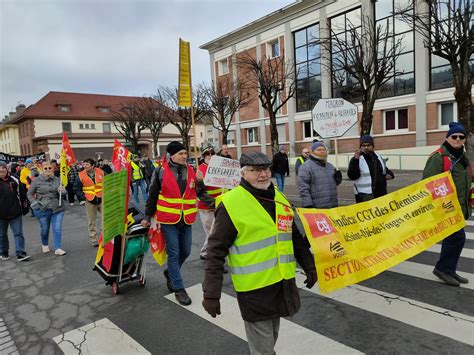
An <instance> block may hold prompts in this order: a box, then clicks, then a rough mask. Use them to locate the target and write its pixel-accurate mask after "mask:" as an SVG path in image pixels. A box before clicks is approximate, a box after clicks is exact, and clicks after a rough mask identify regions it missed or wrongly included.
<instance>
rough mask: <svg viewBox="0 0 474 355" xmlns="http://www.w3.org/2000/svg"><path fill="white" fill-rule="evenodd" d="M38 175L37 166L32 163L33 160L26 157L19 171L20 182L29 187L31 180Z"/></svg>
mask: <svg viewBox="0 0 474 355" xmlns="http://www.w3.org/2000/svg"><path fill="white" fill-rule="evenodd" d="M38 175H39V172H38V169H37V167H36V166H35V165H34V164H33V160H31V159H26V161H25V167H24V168H23V169H22V170H21V172H20V182H21V183H22V184H25V186H26V188H27V189H29V188H30V185H31V182H32V181H33V180H34V179H35V178H36V177H37V176H38Z"/></svg>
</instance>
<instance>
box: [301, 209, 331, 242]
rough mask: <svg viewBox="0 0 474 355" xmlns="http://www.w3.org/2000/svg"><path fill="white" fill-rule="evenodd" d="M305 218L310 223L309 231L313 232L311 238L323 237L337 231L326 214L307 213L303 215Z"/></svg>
mask: <svg viewBox="0 0 474 355" xmlns="http://www.w3.org/2000/svg"><path fill="white" fill-rule="evenodd" d="M303 216H304V217H305V219H306V221H307V223H308V226H309V229H310V231H311V236H312V237H313V238H317V237H322V236H325V235H328V234H331V233H334V232H336V229H335V228H334V227H333V225H332V224H331V222H330V221H329V219H328V218H327V217H326V215H325V214H322V213H306V214H303Z"/></svg>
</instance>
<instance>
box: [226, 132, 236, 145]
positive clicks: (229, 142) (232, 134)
mask: <svg viewBox="0 0 474 355" xmlns="http://www.w3.org/2000/svg"><path fill="white" fill-rule="evenodd" d="M227 145H235V131H228V132H227Z"/></svg>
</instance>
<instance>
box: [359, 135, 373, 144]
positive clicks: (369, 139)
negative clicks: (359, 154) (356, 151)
mask: <svg viewBox="0 0 474 355" xmlns="http://www.w3.org/2000/svg"><path fill="white" fill-rule="evenodd" d="M364 143H369V144H372V145H374V138H373V137H372V136H370V135H368V134H366V135H365V136H362V137H360V145H362V144H364Z"/></svg>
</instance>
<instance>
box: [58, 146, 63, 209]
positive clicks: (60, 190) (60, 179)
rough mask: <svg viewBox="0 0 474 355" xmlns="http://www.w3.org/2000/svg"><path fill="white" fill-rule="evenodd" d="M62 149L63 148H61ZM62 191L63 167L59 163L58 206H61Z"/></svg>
mask: <svg viewBox="0 0 474 355" xmlns="http://www.w3.org/2000/svg"><path fill="white" fill-rule="evenodd" d="M62 149H64V148H62ZM62 155H63V152H62V151H61V159H62ZM62 191H63V167H62V166H61V164H60V165H59V207H61V203H62V202H61V201H62V199H63V198H62Z"/></svg>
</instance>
